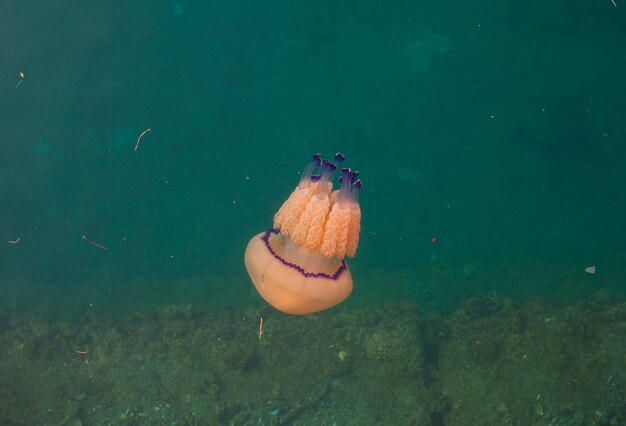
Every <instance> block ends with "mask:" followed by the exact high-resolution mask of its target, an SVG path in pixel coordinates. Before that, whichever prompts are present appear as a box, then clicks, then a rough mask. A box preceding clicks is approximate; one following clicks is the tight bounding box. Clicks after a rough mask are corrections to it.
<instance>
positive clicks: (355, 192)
mask: <svg viewBox="0 0 626 426" xmlns="http://www.w3.org/2000/svg"><path fill="white" fill-rule="evenodd" d="M362 186H363V182H361V179H357V180H355V181H354V183H353V184H352V190H351V191H350V198H352V202H353V203H357V204H358V203H359V192H360V190H361V187H362Z"/></svg>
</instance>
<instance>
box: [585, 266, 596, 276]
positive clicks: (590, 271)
mask: <svg viewBox="0 0 626 426" xmlns="http://www.w3.org/2000/svg"><path fill="white" fill-rule="evenodd" d="M585 272H586V273H588V274H595V273H596V267H595V266H587V267H586V268H585Z"/></svg>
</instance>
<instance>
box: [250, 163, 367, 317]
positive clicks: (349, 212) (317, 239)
mask: <svg viewBox="0 0 626 426" xmlns="http://www.w3.org/2000/svg"><path fill="white" fill-rule="evenodd" d="M344 159H345V157H344V156H343V155H342V154H340V153H338V154H336V155H335V160H334V163H333V162H331V161H328V160H322V159H321V156H320V155H319V154H316V155H314V156H313V159H312V160H311V162H310V163H309V165H308V166H307V167H306V168H305V169H304V172H303V173H302V175H301V178H300V182H299V183H298V186H296V188H295V189H294V191H293V192H292V193H291V195H290V196H289V198H288V199H287V201H285V202H284V203H283V205H282V206H281V207H280V209H279V210H278V212H277V213H276V215H275V216H274V225H273V227H272V229H270V230H268V231H265V232H262V233H260V234H258V235H256V236H254V237H253V238H252V239H251V240H250V242H249V243H248V247H247V248H246V253H245V264H246V269H247V270H248V274H249V275H250V278H251V279H252V282H253V284H254V286H255V288H256V289H257V291H258V292H259V294H260V295H261V297H263V299H265V301H267V302H268V303H269V304H270V305H272V306H273V307H275V308H276V309H278V310H280V311H282V312H285V313H288V314H295V315H304V314H310V313H313V312H318V311H322V310H324V309H328V308H331V307H333V306H335V305H337V304H338V303H340V302H342V301H343V300H345V299H346V298H347V297H348V296H349V295H350V293H351V292H352V275H351V274H350V270H349V269H348V264H347V263H346V261H345V257H346V256H348V257H354V255H355V254H356V250H357V247H358V243H359V232H360V229H361V225H360V222H361V209H360V206H359V199H358V194H359V190H360V188H361V186H362V184H361V181H360V180H358V179H357V176H358V172H353V171H351V170H350V169H348V168H344V169H341V177H340V178H339V184H340V189H339V190H336V191H333V183H332V181H333V177H334V175H335V174H336V169H337V164H338V163H341V162H342V161H343V160H344ZM316 171H321V173H319V174H314V173H315V172H316Z"/></svg>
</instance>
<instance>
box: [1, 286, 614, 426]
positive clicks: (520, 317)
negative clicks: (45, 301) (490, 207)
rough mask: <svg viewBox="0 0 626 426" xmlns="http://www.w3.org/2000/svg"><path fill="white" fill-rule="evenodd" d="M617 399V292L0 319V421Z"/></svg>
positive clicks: (201, 418) (295, 414)
mask: <svg viewBox="0 0 626 426" xmlns="http://www.w3.org/2000/svg"><path fill="white" fill-rule="evenodd" d="M262 317H263V318H264V322H263V334H262V336H261V338H259V323H260V318H262ZM625 393H626V301H625V300H616V299H615V298H614V297H611V296H610V295H608V294H607V293H598V294H597V295H596V297H595V298H594V299H592V300H590V301H588V302H584V303H576V304H555V303H553V302H545V301H542V300H532V301H527V302H524V303H523V304H515V303H513V302H511V301H509V300H506V299H499V298H476V299H470V300H468V301H467V302H466V303H465V304H464V305H462V306H461V307H460V308H459V309H458V310H457V311H456V312H454V313H452V314H449V315H432V316H428V317H423V316H421V315H420V313H419V312H418V311H417V309H416V308H415V306H414V305H412V304H409V303H404V304H402V303H401V304H398V303H394V304H389V305H386V306H384V307H380V306H379V307H354V308H340V309H338V310H335V311H333V312H332V313H321V314H316V315H309V316H305V317H293V316H287V315H279V314H277V313H276V312H275V311H274V310H273V309H272V308H270V307H262V308H260V309H259V308H257V307H249V308H247V309H240V310H231V311H222V312H221V313H219V314H209V313H206V312H204V311H200V310H198V309H195V308H194V307H193V306H173V305H172V306H167V307H165V308H162V309H158V310H152V311H149V312H147V313H141V314H136V315H134V316H130V317H128V318H127V319H124V320H120V319H113V318H111V319H102V318H93V317H87V318H81V319H74V320H62V319H58V320H56V319H54V318H44V317H38V318H36V319H28V318H25V317H20V316H19V315H8V314H0V407H1V409H0V424H3V425H19V424H24V425H81V424H83V425H116V424H128V425H144V424H149V425H156V424H176V425H196V424H197V425H208V424H214V425H221V424H223V425H279V424H293V425H369V424H377V425H475V424H481V425H624V424H626V402H625V396H626V395H625Z"/></svg>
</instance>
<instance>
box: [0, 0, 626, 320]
mask: <svg viewBox="0 0 626 426" xmlns="http://www.w3.org/2000/svg"><path fill="white" fill-rule="evenodd" d="M624 18H625V16H624V12H623V8H619V7H618V8H616V7H614V6H613V4H612V3H611V2H610V1H606V2H595V3H590V4H587V3H586V2H574V4H572V3H571V2H565V1H558V2H551V3H550V4H549V5H547V4H545V2H543V1H529V2H524V3H523V4H517V3H516V2H500V3H498V4H493V3H492V2H483V3H478V4H472V5H468V4H466V2H452V3H446V4H431V5H428V4H421V3H416V2H393V4H389V2H384V1H368V2H339V3H337V2H315V3H301V4H296V3H293V2H275V3H269V4H268V3H266V2H264V3H259V2H253V1H234V2H210V3H207V2H185V1H178V2H170V1H163V2H151V1H144V2H130V3H129V2H120V1H117V2H107V3H106V4H102V5H101V4H92V3H84V2H77V1H65V2H60V3H55V2H45V3H40V2H5V3H4V4H3V5H2V7H1V9H0V22H1V23H2V26H1V30H0V31H1V33H0V38H1V39H2V40H3V41H2V47H1V51H0V53H1V57H2V66H1V67H0V77H1V78H0V80H1V81H2V82H3V83H2V85H1V88H0V91H1V93H0V114H1V117H2V118H1V121H2V136H1V138H2V155H1V156H0V191H1V194H2V202H1V210H0V215H1V217H0V234H1V235H2V239H3V241H2V244H1V245H0V271H1V272H0V273H1V278H2V289H1V292H2V298H1V304H2V308H3V309H5V310H8V311H21V312H24V311H29V310H33V311H34V312H39V311H47V312H56V313H61V314H76V313H85V312H91V311H92V310H93V312H94V313H96V314H98V313H100V314H105V313H120V314H127V313H129V312H134V311H135V310H137V309H143V308H142V306H143V307H145V306H150V307H152V306H162V305H164V304H166V303H170V302H175V303H185V304H186V303H192V302H193V303H194V304H197V305H200V306H205V307H206V308H209V309H212V308H213V307H218V306H229V307H236V306H240V305H247V304H250V303H259V304H260V303H262V302H261V301H260V300H259V299H258V297H257V296H256V295H255V294H254V293H253V292H251V286H250V284H249V281H248V277H247V274H246V272H245V269H244V267H243V261H242V256H243V250H244V248H245V245H246V244H247V241H248V239H249V238H250V237H251V236H252V235H254V234H256V233H258V232H260V231H262V230H264V229H267V228H268V227H270V226H271V220H272V217H273V214H274V212H275V210H276V209H277V208H278V207H279V206H280V205H281V203H282V202H283V200H284V199H285V198H286V197H287V196H288V194H289V193H290V192H291V190H292V189H293V187H294V186H295V185H296V183H297V181H298V176H299V175H298V174H299V172H300V171H301V170H302V168H303V167H304V166H305V165H306V163H307V161H308V158H309V157H310V155H311V154H312V153H315V152H321V153H322V154H323V155H324V156H327V157H330V156H332V155H333V154H334V153H335V152H337V151H341V152H343V153H344V154H345V155H346V156H347V157H348V161H349V163H350V165H351V166H352V167H355V168H357V169H359V170H360V171H361V173H362V178H363V181H364V183H365V186H364V188H363V190H362V194H361V202H362V210H363V230H362V235H361V244H360V249H359V253H358V255H357V258H356V259H355V260H353V261H352V262H351V263H350V264H351V267H352V270H353V274H354V276H355V292H354V294H353V296H352V298H351V299H350V301H349V302H347V303H350V304H353V305H355V306H356V305H358V304H360V303H374V304H376V303H378V302H379V301H380V300H381V298H382V299H384V300H403V299H409V300H411V301H414V302H416V303H417V304H418V305H419V306H420V307H421V309H435V310H443V311H446V310H450V309H454V308H455V307H456V306H458V303H460V302H462V301H463V300H465V299H466V298H468V297H470V296H484V295H498V296H504V297H508V296H510V297H514V298H519V299H525V298H533V297H536V296H542V297H547V298H553V297H558V298H573V299H577V298H579V299H580V298H585V297H587V296H589V295H591V294H594V293H595V292H597V291H598V290H600V289H608V290H610V291H614V292H618V293H620V292H623V279H624V270H623V265H624V260H626V240H625V238H624V229H623V227H624V222H623V218H624V216H625V212H626V197H624V196H623V188H624V184H625V183H626V169H625V168H624V167H623V161H624V158H626V156H625V155H626V152H625V151H626V148H625V146H626V145H624V140H625V139H624V138H625V136H626V127H625V125H624V111H625V110H626V105H625V103H626V101H625V100H624V96H623V94H624V90H625V87H624V86H625V83H624V79H623V72H622V70H623V68H624V65H625V62H626V61H625V59H624V55H623V43H624V39H625V38H626V27H625V26H624ZM20 73H23V75H24V76H23V78H22V77H20ZM16 86H17V87H16ZM146 129H150V130H151V131H150V132H147V133H145V134H144V135H143V137H142V138H141V141H140V144H138V146H137V150H136V151H135V150H134V148H135V145H136V143H137V139H138V137H139V135H140V134H141V133H142V132H143V131H144V130H146ZM83 236H85V237H86V238H87V239H89V240H90V241H93V242H96V243H98V244H100V245H102V246H106V247H107V249H108V250H103V249H101V248H99V247H97V246H95V245H93V244H89V243H88V242H87V241H85V240H84V239H83V238H82V237H83ZM434 237H436V238H437V240H438V241H437V243H433V242H432V241H431V240H432V238H434ZM18 238H19V239H20V241H19V243H17V244H10V243H7V241H15V240H16V239H18ZM588 266H596V267H597V273H596V274H594V275H590V274H585V272H584V268H585V267H588Z"/></svg>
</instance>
